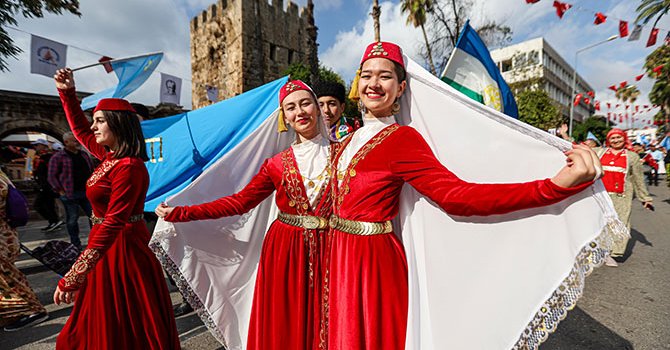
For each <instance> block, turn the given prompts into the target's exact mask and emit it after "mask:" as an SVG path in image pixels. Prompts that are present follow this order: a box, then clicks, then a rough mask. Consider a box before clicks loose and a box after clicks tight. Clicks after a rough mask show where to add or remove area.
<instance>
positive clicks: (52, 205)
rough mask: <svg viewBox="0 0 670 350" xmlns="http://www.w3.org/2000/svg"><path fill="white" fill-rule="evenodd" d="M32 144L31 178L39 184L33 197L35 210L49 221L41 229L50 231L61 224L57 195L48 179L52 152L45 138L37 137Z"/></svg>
mask: <svg viewBox="0 0 670 350" xmlns="http://www.w3.org/2000/svg"><path fill="white" fill-rule="evenodd" d="M32 145H33V147H34V148H35V152H36V156H35V159H34V160H33V169H34V170H33V179H35V182H37V185H38V186H39V191H38V192H37V196H36V198H35V210H36V211H37V212H38V213H39V214H40V215H41V216H42V217H43V218H45V219H46V220H47V221H48V222H49V225H48V226H46V227H43V228H42V231H46V232H52V231H54V230H56V229H58V228H59V227H61V226H62V225H63V221H62V220H60V219H59V218H58V214H57V213H56V198H58V195H57V194H56V193H55V192H54V191H53V190H52V189H51V186H50V185H49V181H48V178H49V161H50V160H51V156H52V155H53V153H52V152H51V149H50V147H49V142H48V141H47V140H45V139H38V140H37V141H35V142H33V143H32Z"/></svg>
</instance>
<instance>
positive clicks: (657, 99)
mask: <svg viewBox="0 0 670 350" xmlns="http://www.w3.org/2000/svg"><path fill="white" fill-rule="evenodd" d="M660 66H662V68H661V69H660V70H658V71H654V69H658V67H660ZM644 68H646V69H647V74H648V75H649V76H651V77H653V78H655V79H656V82H655V83H654V86H653V87H652V88H651V91H650V92H649V101H651V103H653V104H656V105H659V106H661V111H660V112H659V113H658V114H657V118H655V119H656V120H657V121H658V120H660V121H665V120H668V119H670V46H669V45H662V46H660V47H658V48H657V49H656V50H654V52H652V53H651V54H650V55H649V56H647V60H646V62H645V64H644Z"/></svg>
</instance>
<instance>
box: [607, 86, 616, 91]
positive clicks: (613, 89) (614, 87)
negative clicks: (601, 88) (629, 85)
mask: <svg viewBox="0 0 670 350" xmlns="http://www.w3.org/2000/svg"><path fill="white" fill-rule="evenodd" d="M608 89H610V90H612V91H614V92H616V85H612V86H610V87H608Z"/></svg>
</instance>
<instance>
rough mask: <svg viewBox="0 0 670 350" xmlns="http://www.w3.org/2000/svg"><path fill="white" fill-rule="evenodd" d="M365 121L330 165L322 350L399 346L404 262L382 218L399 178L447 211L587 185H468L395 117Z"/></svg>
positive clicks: (488, 211) (483, 210)
mask: <svg viewBox="0 0 670 350" xmlns="http://www.w3.org/2000/svg"><path fill="white" fill-rule="evenodd" d="M364 122H365V125H364V126H363V127H362V128H361V129H359V130H358V131H356V132H355V133H354V134H353V136H352V137H351V140H350V142H349V143H348V145H347V146H346V147H345V148H344V150H343V151H342V153H341V155H340V156H339V159H336V161H335V165H334V170H333V171H337V174H338V175H337V178H338V179H339V181H338V182H337V184H338V185H337V186H336V189H335V190H334V191H333V195H334V199H333V206H334V209H333V215H334V216H335V218H334V219H331V228H333V229H332V230H331V231H330V235H332V236H331V237H330V244H331V247H330V250H329V255H330V256H329V257H328V259H329V263H328V266H327V270H326V271H325V274H326V276H328V279H326V281H325V284H324V290H325V293H326V295H327V298H326V299H325V300H326V302H325V305H324V309H327V310H329V313H327V314H326V315H324V316H325V317H326V323H327V324H328V329H327V333H328V344H327V347H328V348H329V349H347V350H359V349H360V350H362V349H367V350H373V349H375V350H376V349H385V350H388V349H397V350H401V349H404V347H405V336H406V327H407V307H408V285H407V279H408V278H407V261H406V257H405V250H404V247H403V244H402V243H401V242H400V240H399V239H398V237H397V236H396V235H395V234H393V231H392V229H391V224H390V222H389V220H391V219H393V218H394V217H395V216H396V215H397V213H398V204H399V199H400V191H401V189H402V186H403V184H404V183H405V182H407V183H409V184H410V185H411V186H413V187H414V188H415V189H416V190H417V191H418V192H420V193H421V194H422V195H424V196H426V197H427V198H429V199H431V200H432V201H433V202H434V203H435V204H436V205H438V206H439V207H441V208H442V209H443V210H444V211H446V212H447V213H448V214H450V215H459V216H471V215H492V214H502V213H508V212H511V211H515V210H520V209H525V208H531V207H537V206H544V205H548V204H552V203H556V202H558V201H561V200H562V199H564V198H567V197H568V196H570V195H572V194H575V193H577V192H579V191H581V190H582V189H584V188H585V187H587V186H589V185H590V183H586V184H583V185H580V186H578V187H575V188H570V189H566V188H561V187H559V186H557V185H555V184H553V183H552V182H551V181H550V180H549V179H545V180H538V181H532V182H528V183H516V184H474V183H467V182H465V181H463V180H461V179H459V178H458V177H457V176H456V175H454V174H453V173H452V172H450V171H449V170H448V169H447V168H445V167H444V166H443V165H442V164H440V162H439V161H438V160H437V159H436V158H435V156H434V155H433V152H432V151H431V149H430V148H429V146H428V145H427V144H426V142H425V140H424V139H423V137H421V135H420V134H419V133H418V132H417V131H416V130H414V129H413V128H411V127H407V126H399V125H398V124H396V123H395V118H394V117H387V118H380V119H365V121H364ZM335 183H336V182H335V181H333V184H335ZM356 222H358V223H356ZM361 222H363V223H362V225H361ZM445 253H446V252H445ZM455 287H457V286H455Z"/></svg>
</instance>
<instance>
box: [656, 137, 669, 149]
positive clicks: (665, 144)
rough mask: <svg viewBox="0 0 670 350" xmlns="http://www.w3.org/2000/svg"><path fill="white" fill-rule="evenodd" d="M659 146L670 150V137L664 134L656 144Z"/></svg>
mask: <svg viewBox="0 0 670 350" xmlns="http://www.w3.org/2000/svg"><path fill="white" fill-rule="evenodd" d="M658 146H659V147H665V149H666V150H670V137H668V136H665V137H664V138H663V140H662V141H661V143H659V144H658Z"/></svg>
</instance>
